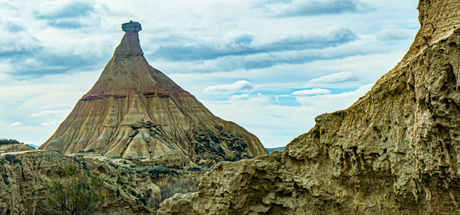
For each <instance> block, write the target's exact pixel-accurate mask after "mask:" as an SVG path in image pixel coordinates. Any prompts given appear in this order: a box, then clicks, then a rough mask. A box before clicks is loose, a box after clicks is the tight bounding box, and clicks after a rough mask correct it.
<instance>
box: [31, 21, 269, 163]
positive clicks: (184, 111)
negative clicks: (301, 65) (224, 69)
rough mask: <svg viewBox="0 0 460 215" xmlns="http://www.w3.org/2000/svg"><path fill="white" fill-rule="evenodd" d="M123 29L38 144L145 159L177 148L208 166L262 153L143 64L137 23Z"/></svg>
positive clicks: (231, 125) (67, 151) (244, 134)
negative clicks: (103, 62)
mask: <svg viewBox="0 0 460 215" xmlns="http://www.w3.org/2000/svg"><path fill="white" fill-rule="evenodd" d="M122 29H123V31H125V32H126V33H125V35H124V36H123V39H122V40H121V43H120V45H119V46H118V47H117V48H116V50H115V53H114V56H113V57H112V59H111V60H110V61H109V63H108V64H107V66H106V67H105V69H104V71H103V72H102V74H101V76H100V77H99V80H98V81H97V82H96V83H95V84H94V86H93V87H92V89H91V90H90V91H89V92H88V93H87V94H85V95H84V96H83V97H82V98H81V99H80V100H79V101H78V103H77V104H76V106H75V107H74V109H73V110H72V112H71V113H70V114H69V116H68V117H67V118H66V119H65V121H64V122H62V123H61V125H60V126H59V128H58V129H57V130H56V132H55V133H54V134H53V136H51V137H50V138H49V139H48V140H47V141H46V142H45V143H44V144H43V145H42V146H41V147H40V148H39V149H44V150H58V151H61V152H64V153H65V154H72V153H76V152H79V151H93V150H94V151H95V152H97V153H100V154H102V155H105V156H109V157H117V156H121V157H124V158H129V157H131V158H144V159H154V158H158V157H160V156H163V155H165V154H168V153H172V154H177V153H180V154H182V155H186V156H188V157H189V158H190V159H191V160H192V161H193V162H195V163H200V164H206V165H208V164H209V162H212V161H214V162H215V161H220V160H239V159H241V158H252V157H255V156H259V155H264V154H267V151H266V150H265V149H264V147H263V146H262V144H261V143H260V141H259V140H258V139H257V137H255V136H254V135H253V134H251V133H249V132H248V131H246V130H245V129H244V128H242V127H240V126H238V125H237V124H235V123H233V122H229V121H225V120H222V119H220V118H219V117H216V116H214V115H213V114H212V113H211V112H210V111H209V110H208V109H206V108H205V107H204V106H203V104H201V103H200V102H199V101H197V100H196V98H195V97H194V96H193V95H191V94H190V93H188V92H187V91H185V90H183V89H182V88H181V87H179V86H178V85H177V84H175V83H174V82H173V81H172V80H171V79H169V78H168V77H167V76H166V75H164V74H163V73H162V72H160V71H158V70H156V69H154V68H152V67H151V66H150V65H149V64H148V63H147V61H146V60H145V58H144V56H143V52H142V49H141V47H140V44H139V36H138V31H140V30H141V25H140V24H139V23H138V22H132V21H131V22H129V23H124V24H123V25H122ZM166 156H167V155H166Z"/></svg>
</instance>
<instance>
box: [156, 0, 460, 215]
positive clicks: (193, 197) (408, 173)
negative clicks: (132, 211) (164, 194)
mask: <svg viewBox="0 0 460 215" xmlns="http://www.w3.org/2000/svg"><path fill="white" fill-rule="evenodd" d="M418 9H419V11H420V16H419V19H420V22H421V28H420V30H419V32H418V34H417V36H416V38H415V41H414V43H413V45H412V46H411V48H410V50H409V52H408V53H407V54H406V56H405V57H404V59H403V60H402V61H401V62H400V63H399V64H398V65H397V66H396V67H395V68H394V69H392V70H391V71H389V72H388V73H387V74H385V75H384V76H382V77H381V78H380V79H379V80H378V81H377V82H376V84H375V85H374V86H373V88H372V89H371V90H370V91H369V92H368V93H367V94H366V95H364V96H363V97H361V98H360V99H359V100H358V101H356V102H355V103H354V104H353V105H352V106H350V107H349V108H348V109H346V110H342V111H337V112H334V113H329V114H323V115H320V116H318V117H316V119H315V121H316V125H315V126H314V127H313V128H312V129H311V130H310V131H309V132H308V133H306V134H303V135H300V136H299V137H297V138H296V139H294V140H292V141H291V143H289V144H288V146H287V147H286V148H285V149H284V150H283V151H282V152H275V153H274V154H273V155H265V156H261V157H258V158H255V159H251V160H244V161H239V162H236V163H230V162H224V163H219V164H218V165H217V166H216V167H215V168H214V170H213V171H212V172H210V173H208V174H207V175H206V177H204V178H203V179H202V182H201V184H200V188H199V191H198V192H197V193H193V194H186V195H179V194H176V196H175V197H174V198H170V199H168V200H166V201H165V202H163V203H162V204H161V209H160V211H159V214H459V213H460V208H459V207H460V206H459V203H460V172H459V164H460V163H459V162H460V160H459V152H460V126H459V125H460V120H459V119H460V90H459V87H458V86H459V77H460V60H459V59H460V29H459V28H460V0H445V1H440V0H434V1H427V0H420V3H419V7H418ZM178 208H184V211H178Z"/></svg>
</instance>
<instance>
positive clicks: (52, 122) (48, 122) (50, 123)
mask: <svg viewBox="0 0 460 215" xmlns="http://www.w3.org/2000/svg"><path fill="white" fill-rule="evenodd" d="M59 123H61V122H59V121H56V120H54V121H47V122H42V123H41V125H43V126H56V125H59Z"/></svg>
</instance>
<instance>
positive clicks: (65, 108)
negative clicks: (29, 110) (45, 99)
mask: <svg viewBox="0 0 460 215" xmlns="http://www.w3.org/2000/svg"><path fill="white" fill-rule="evenodd" d="M71 110H72V105H70V104H65V103H64V104H51V105H48V106H46V107H44V108H43V109H42V110H41V111H39V112H35V113H33V114H32V115H30V117H45V116H59V117H61V116H64V117H65V116H67V115H68V114H69V113H70V111H71Z"/></svg>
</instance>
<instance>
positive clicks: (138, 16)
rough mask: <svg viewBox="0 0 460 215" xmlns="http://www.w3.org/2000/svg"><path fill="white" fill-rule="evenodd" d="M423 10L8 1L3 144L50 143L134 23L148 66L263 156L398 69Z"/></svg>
mask: <svg viewBox="0 0 460 215" xmlns="http://www.w3.org/2000/svg"><path fill="white" fill-rule="evenodd" d="M27 4H33V5H34V7H30V6H26V5H27ZM417 4H418V1H416V0H410V1H404V2H402V1H396V0H390V1H387V2H375V1H370V0H326V1H320V2H319V1H303V0H287V1H286V0H270V1H262V0H253V1H242V0H236V1H235V0H233V1H229V0H224V1H219V2H214V1H204V0H198V1H193V2H190V1H184V0H169V1H165V0H160V1H155V2H150V1H136V2H135V3H124V2H113V1H108V0H98V1H96V2H94V1H85V0H78V1H77V0H66V1H57V2H56V1H48V0H45V1H40V2H38V3H37V2H34V1H31V0H24V1H21V2H5V3H2V7H0V11H1V13H0V24H1V25H2V27H3V29H4V30H5V32H4V33H3V34H2V35H1V36H0V37H1V40H0V43H1V45H2V46H1V47H0V68H1V69H0V128H2V129H0V138H7V139H9V138H11V139H17V140H18V141H20V142H24V143H26V144H34V145H37V146H40V145H41V144H43V143H44V142H45V141H46V140H47V139H48V138H49V137H50V136H51V135H52V134H53V133H54V131H55V130H56V129H57V127H58V126H59V124H60V123H61V122H62V121H63V120H64V119H65V117H67V115H68V114H69V113H70V111H71V110H72V108H73V107H74V105H75V104H76V103H77V101H78V100H79V99H80V98H81V97H82V96H83V95H84V94H85V93H86V92H88V90H89V89H90V88H91V86H92V85H93V84H94V83H95V82H96V80H97V79H98V77H99V75H100V74H101V72H102V70H103V68H104V66H105V65H106V64H107V62H108V61H109V60H110V58H111V57H112V55H113V51H114V50H115V47H116V46H117V45H118V44H119V42H120V40H121V38H122V36H123V33H124V32H122V31H121V26H120V25H121V24H122V23H124V22H128V21H129V20H133V21H137V22H140V23H141V24H142V31H140V33H139V35H140V40H141V47H142V49H143V51H144V56H145V58H146V59H147V61H148V62H149V64H150V65H151V66H153V67H154V68H156V69H158V70H160V71H162V72H163V73H165V74H166V75H167V76H169V77H170V78H171V79H172V80H173V81H174V82H176V83H177V84H178V85H179V86H181V87H182V88H183V89H185V90H187V91H188V92H190V93H191V94H193V95H194V96H195V97H196V98H197V99H198V100H199V101H200V102H202V103H203V104H204V105H205V106H206V107H207V108H208V109H209V110H210V111H211V112H212V113H213V114H215V115H216V116H218V117H221V118H222V119H225V120H229V121H233V122H235V123H237V124H238V125H240V126H242V127H244V128H245V129H246V130H248V131H249V132H251V133H253V134H254V135H256V136H257V137H258V138H259V139H260V140H261V142H262V144H263V145H264V147H265V148H276V147H283V146H285V145H287V144H288V143H289V142H290V141H291V140H292V139H294V138H295V137H297V136H299V135H301V134H303V133H306V132H307V131H308V130H310V129H311V128H312V127H313V126H314V124H315V121H314V118H315V117H316V116H317V115H320V114H322V113H326V112H333V111H337V110H341V109H345V108H347V107H349V106H350V105H351V104H353V102H355V101H356V100H357V99H358V98H359V97H361V96H363V95H364V94H365V93H366V92H367V91H368V90H369V89H370V88H371V87H372V86H373V84H374V83H375V81H376V80H377V79H378V78H380V77H381V76H382V75H383V74H385V73H386V72H388V71H389V70H391V69H392V68H393V67H394V66H395V65H396V64H397V63H398V62H399V61H400V60H401V59H402V57H403V56H404V54H405V53H406V51H407V50H408V49H409V46H410V45H411V43H412V41H413V38H414V36H415V34H416V33H417V30H418V29H419V27H420V25H419V22H418V12H417V10H416V7H417ZM156 8H161V10H155V9H156ZM152 11H155V13H152ZM152 14H155V15H152Z"/></svg>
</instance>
